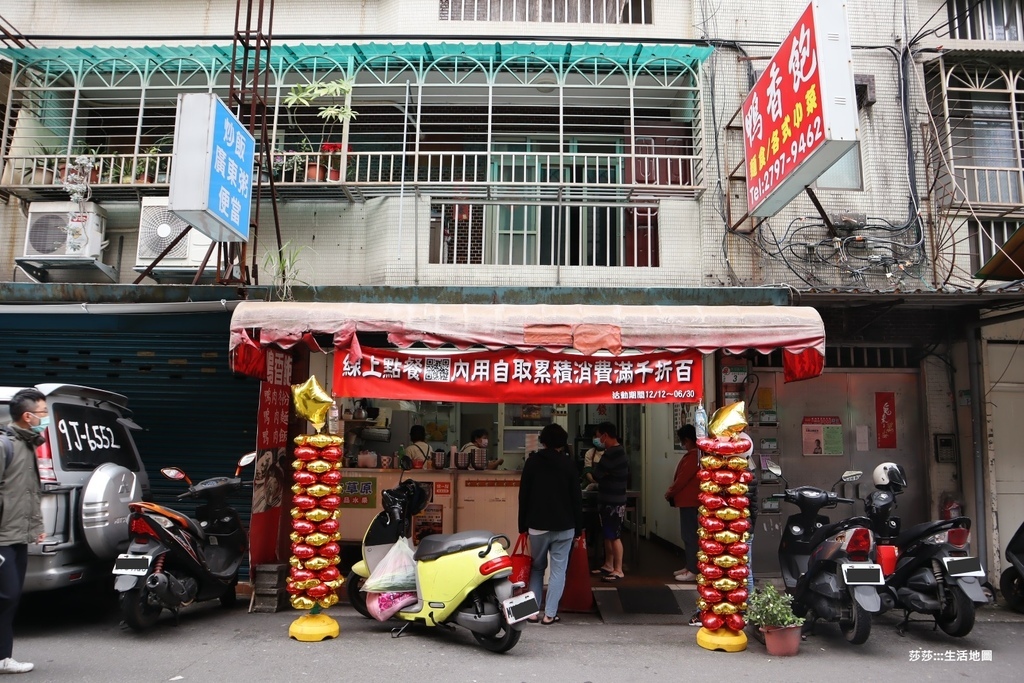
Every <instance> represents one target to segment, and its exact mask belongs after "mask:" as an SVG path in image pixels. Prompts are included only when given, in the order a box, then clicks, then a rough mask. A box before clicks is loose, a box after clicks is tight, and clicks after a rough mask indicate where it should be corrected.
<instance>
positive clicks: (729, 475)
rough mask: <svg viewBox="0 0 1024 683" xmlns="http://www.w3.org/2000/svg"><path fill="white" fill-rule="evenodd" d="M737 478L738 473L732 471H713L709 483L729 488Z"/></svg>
mask: <svg viewBox="0 0 1024 683" xmlns="http://www.w3.org/2000/svg"><path fill="white" fill-rule="evenodd" d="M739 477H740V475H739V472H734V471H733V470H715V472H714V476H712V477H711V481H713V482H715V483H716V484H718V485H719V486H730V485H731V484H735V483H736V480H737V479H739Z"/></svg>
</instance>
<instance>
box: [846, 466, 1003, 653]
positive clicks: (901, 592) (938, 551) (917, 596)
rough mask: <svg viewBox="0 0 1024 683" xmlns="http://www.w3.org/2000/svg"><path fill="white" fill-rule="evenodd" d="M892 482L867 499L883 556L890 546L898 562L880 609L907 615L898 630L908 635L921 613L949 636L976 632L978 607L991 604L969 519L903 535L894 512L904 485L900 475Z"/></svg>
mask: <svg viewBox="0 0 1024 683" xmlns="http://www.w3.org/2000/svg"><path fill="white" fill-rule="evenodd" d="M885 464H886V465H887V464H888V463H885ZM880 467H881V466H880ZM892 467H893V468H894V469H893V473H895V466H892ZM888 479H889V480H890V483H888V484H886V485H879V484H877V483H876V487H877V490H875V491H872V492H871V493H870V494H869V495H868V496H867V498H866V499H865V500H864V508H865V512H867V514H868V518H869V519H870V520H871V528H872V530H873V531H874V532H875V535H876V537H877V539H878V546H879V549H880V550H879V552H880V553H881V552H882V550H883V549H887V548H886V547H887V546H888V547H892V551H891V555H893V556H895V558H896V560H895V567H894V568H892V571H891V572H890V573H888V575H887V576H886V578H885V585H884V586H883V587H881V588H879V595H880V597H881V600H882V611H888V610H890V609H894V608H899V609H902V610H903V611H904V617H903V621H901V622H900V624H899V625H898V626H897V632H899V633H900V635H903V634H904V633H905V632H906V630H907V627H908V625H909V623H910V615H911V614H912V613H914V612H917V613H920V614H927V615H929V616H931V617H932V618H933V619H934V620H935V623H936V624H937V625H938V627H939V628H941V629H942V630H943V631H944V632H945V633H947V634H949V635H951V636H956V637H963V636H966V635H967V634H968V633H970V632H971V629H973V628H974V618H975V605H977V604H985V603H987V602H988V596H987V595H985V592H984V591H983V590H982V588H981V583H980V580H981V578H982V577H984V576H985V572H984V570H983V569H982V566H981V560H979V559H978V558H977V557H972V556H971V555H970V553H969V547H968V540H969V539H970V532H971V520H970V519H969V518H967V517H955V518H953V519H941V520H934V521H931V522H925V523H923V524H918V525H916V526H914V527H911V528H910V529H907V530H906V531H901V528H900V526H901V525H900V520H899V517H896V516H894V515H893V514H892V513H893V512H894V511H895V509H896V496H897V495H898V494H900V493H902V491H903V487H904V486H905V485H906V481H905V479H904V478H903V477H902V471H901V472H900V474H899V476H895V474H890V476H889V477H888Z"/></svg>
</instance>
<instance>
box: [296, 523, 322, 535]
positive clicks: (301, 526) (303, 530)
mask: <svg viewBox="0 0 1024 683" xmlns="http://www.w3.org/2000/svg"><path fill="white" fill-rule="evenodd" d="M292 529H294V530H295V531H297V532H299V534H301V535H302V536H306V535H308V534H311V533H313V532H314V531H316V524H313V522H311V521H309V520H308V519H293V520H292Z"/></svg>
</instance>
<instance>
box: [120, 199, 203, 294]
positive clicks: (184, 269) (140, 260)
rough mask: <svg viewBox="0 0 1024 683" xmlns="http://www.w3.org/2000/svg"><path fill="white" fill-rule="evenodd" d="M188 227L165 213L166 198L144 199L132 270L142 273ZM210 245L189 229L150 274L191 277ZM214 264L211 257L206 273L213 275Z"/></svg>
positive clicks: (169, 213)
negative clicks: (137, 246) (137, 245)
mask: <svg viewBox="0 0 1024 683" xmlns="http://www.w3.org/2000/svg"><path fill="white" fill-rule="evenodd" d="M187 227H188V223H186V222H185V221H183V220H182V219H181V218H178V216H176V215H175V214H173V213H171V211H170V210H168V208H167V197H143V198H142V213H141V214H140V216H139V248H138V251H137V252H136V255H135V270H136V271H138V272H141V271H143V270H145V269H146V268H147V267H148V266H149V265H150V264H151V263H153V261H154V260H155V259H156V257H157V256H159V255H160V254H161V253H162V252H163V250H164V249H166V248H167V245H168V244H170V243H171V242H173V241H174V238H176V237H177V236H178V235H180V234H181V232H182V231H183V230H184V229H185V228H187ZM211 242H212V240H211V239H210V238H209V237H207V236H206V235H204V234H203V233H201V232H199V231H198V230H197V229H195V228H192V229H191V230H189V231H188V235H186V236H185V238H184V239H182V240H181V241H180V242H178V243H177V244H176V245H174V248H173V249H171V250H170V251H169V252H168V253H167V255H166V256H164V257H163V258H162V259H160V262H159V263H157V264H156V266H155V267H154V268H153V270H152V271H150V272H151V273H153V274H154V275H157V276H160V275H164V276H172V275H174V274H180V275H194V274H195V272H196V269H198V268H199V266H200V265H202V263H203V259H204V258H205V257H206V252H207V251H208V250H209V249H210V243H211ZM216 265H217V264H216V261H215V260H214V259H213V258H211V260H210V262H208V263H207V266H206V270H207V271H208V272H209V273H210V274H213V273H214V270H215V268H216Z"/></svg>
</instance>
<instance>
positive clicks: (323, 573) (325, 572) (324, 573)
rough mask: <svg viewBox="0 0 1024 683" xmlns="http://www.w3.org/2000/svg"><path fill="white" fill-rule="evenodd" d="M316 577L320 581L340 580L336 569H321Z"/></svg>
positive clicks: (339, 573)
mask: <svg viewBox="0 0 1024 683" xmlns="http://www.w3.org/2000/svg"><path fill="white" fill-rule="evenodd" d="M316 577H317V578H318V579H320V580H321V581H337V580H338V579H340V578H341V572H340V571H338V568H337V567H328V568H327V569H321V570H320V573H319V574H317V575H316Z"/></svg>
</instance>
